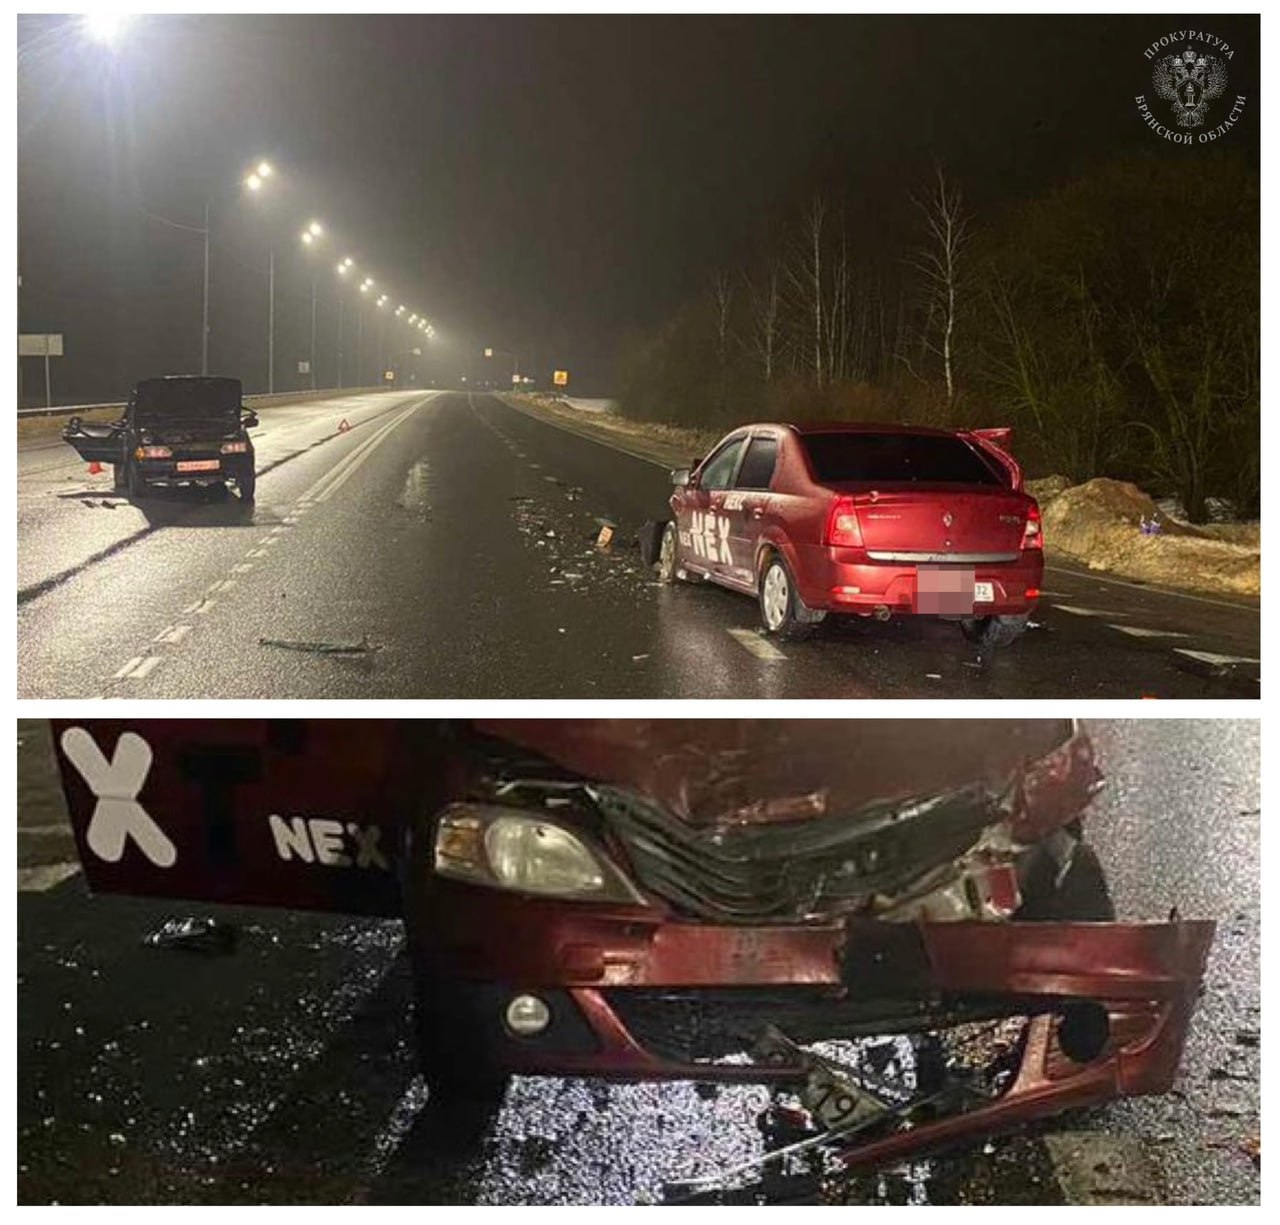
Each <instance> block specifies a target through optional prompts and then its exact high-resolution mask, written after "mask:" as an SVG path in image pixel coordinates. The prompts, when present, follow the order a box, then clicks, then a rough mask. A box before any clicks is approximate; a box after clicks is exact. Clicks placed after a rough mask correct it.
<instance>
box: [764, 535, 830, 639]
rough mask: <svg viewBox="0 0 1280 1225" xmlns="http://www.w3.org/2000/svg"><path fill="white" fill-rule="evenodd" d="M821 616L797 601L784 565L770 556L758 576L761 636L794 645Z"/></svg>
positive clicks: (793, 581)
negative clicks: (776, 638)
mask: <svg viewBox="0 0 1280 1225" xmlns="http://www.w3.org/2000/svg"><path fill="white" fill-rule="evenodd" d="M825 616H826V613H824V612H818V611H817V610H816V609H812V608H810V607H809V606H808V605H807V604H806V603H805V602H804V601H803V600H802V599H801V598H800V593H799V592H798V591H797V590H796V584H795V580H794V579H793V578H792V577H791V571H790V569H788V567H787V563H786V562H785V561H783V559H782V557H781V556H780V555H779V554H777V553H774V554H773V555H772V556H771V557H770V558H769V560H768V561H766V562H765V566H764V572H763V573H762V574H761V576H760V620H761V622H762V623H763V625H764V630H765V633H766V634H775V635H777V637H779V638H785V639H787V640H789V641H791V642H795V641H797V640H798V639H801V638H806V637H808V636H809V635H810V634H811V633H813V627H814V626H815V625H817V624H818V622H819V621H821V620H822V619H823V617H825Z"/></svg>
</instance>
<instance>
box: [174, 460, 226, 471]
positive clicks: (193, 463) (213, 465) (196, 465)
mask: <svg viewBox="0 0 1280 1225" xmlns="http://www.w3.org/2000/svg"><path fill="white" fill-rule="evenodd" d="M221 464H222V461H221V460H219V459H180V460H178V463H177V465H176V467H177V469H178V471H179V472H217V470H218V468H219V467H220V466H221Z"/></svg>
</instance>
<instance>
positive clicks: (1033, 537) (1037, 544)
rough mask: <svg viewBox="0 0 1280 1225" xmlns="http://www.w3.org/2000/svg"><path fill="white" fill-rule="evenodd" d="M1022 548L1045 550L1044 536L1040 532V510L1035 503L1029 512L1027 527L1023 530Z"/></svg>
mask: <svg viewBox="0 0 1280 1225" xmlns="http://www.w3.org/2000/svg"><path fill="white" fill-rule="evenodd" d="M1022 547H1023V548H1024V549H1043V548H1044V535H1043V533H1042V532H1041V531H1040V508H1039V507H1038V506H1037V505H1035V503H1034V502H1033V503H1032V505H1031V509H1030V511H1028V512H1027V526H1026V527H1024V528H1023V529H1022Z"/></svg>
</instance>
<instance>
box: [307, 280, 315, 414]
mask: <svg viewBox="0 0 1280 1225" xmlns="http://www.w3.org/2000/svg"><path fill="white" fill-rule="evenodd" d="M308 364H309V365H310V367H311V390H312V391H315V389H316V271H315V269H314V268H313V269H312V270H311V361H310V362H309V363H308Z"/></svg>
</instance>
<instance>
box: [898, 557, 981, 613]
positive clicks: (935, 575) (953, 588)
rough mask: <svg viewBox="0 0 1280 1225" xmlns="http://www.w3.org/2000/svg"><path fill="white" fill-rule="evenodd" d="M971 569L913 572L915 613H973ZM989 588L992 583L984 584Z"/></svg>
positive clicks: (926, 568) (925, 568) (930, 568)
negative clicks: (914, 574) (914, 580)
mask: <svg viewBox="0 0 1280 1225" xmlns="http://www.w3.org/2000/svg"><path fill="white" fill-rule="evenodd" d="M976 586H978V584H975V583H974V581H973V570H972V569H970V568H968V567H963V566H920V567H918V568H917V570H916V612H922V613H951V614H956V613H959V614H961V615H964V614H968V613H972V612H973V603H974V600H975V598H977V597H976V593H975V591H974V588H975V587H976ZM985 586H986V587H988V588H990V586H991V584H990V583H987V584H985Z"/></svg>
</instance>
